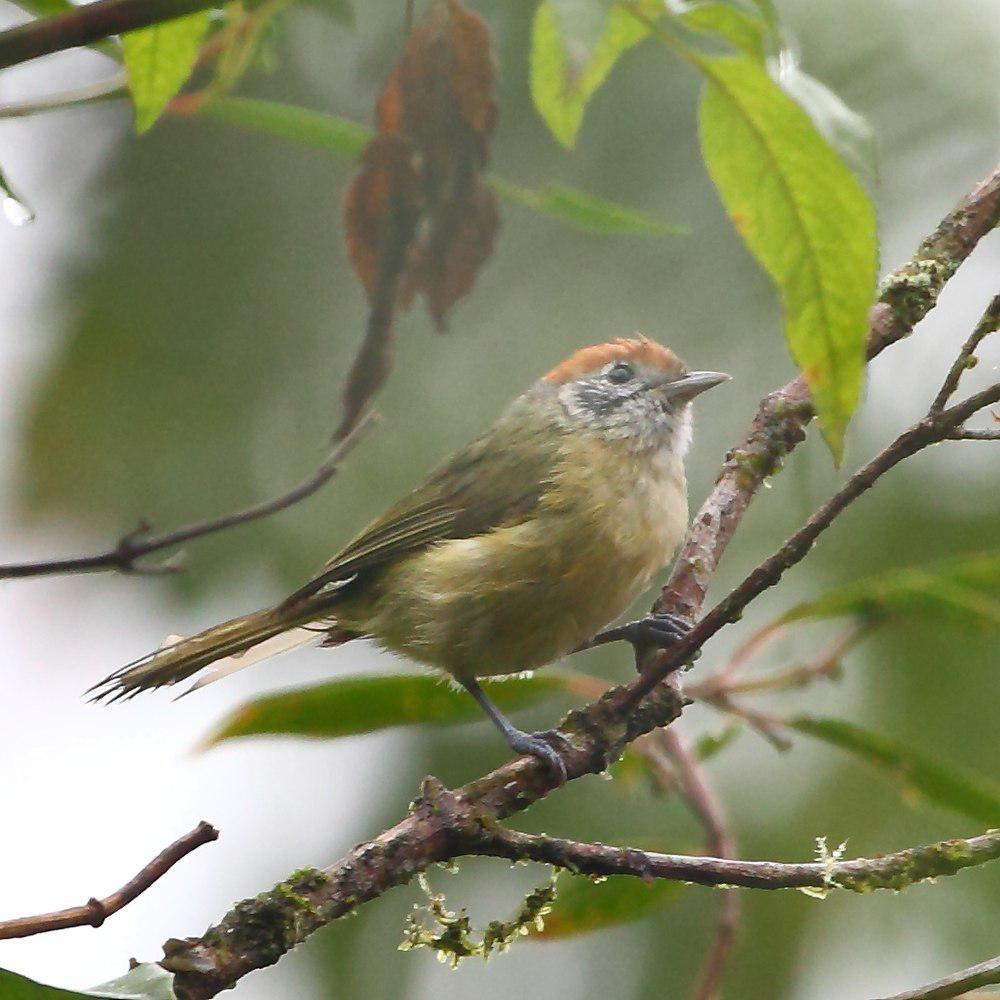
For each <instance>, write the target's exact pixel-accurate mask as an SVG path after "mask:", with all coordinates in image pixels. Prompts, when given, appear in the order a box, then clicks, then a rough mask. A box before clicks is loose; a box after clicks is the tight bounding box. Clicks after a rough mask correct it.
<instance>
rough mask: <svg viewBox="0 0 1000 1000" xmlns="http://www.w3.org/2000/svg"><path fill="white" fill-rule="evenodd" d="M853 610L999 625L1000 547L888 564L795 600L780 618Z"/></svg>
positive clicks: (873, 614) (855, 612)
mask: <svg viewBox="0 0 1000 1000" xmlns="http://www.w3.org/2000/svg"><path fill="white" fill-rule="evenodd" d="M844 615H857V616H859V617H861V618H865V619H869V620H871V619H879V618H883V617H887V616H892V617H902V616H906V617H909V618H916V619H923V620H928V621H933V622H935V624H937V623H940V622H947V621H951V622H953V623H957V624H959V625H972V626H978V627H980V628H998V627H1000V550H994V551H991V552H977V553H975V554H973V555H967V556H957V557H954V558H952V559H942V560H940V561H939V562H933V563H928V564H926V565H924V566H916V567H913V568H908V569H895V570H890V571H889V572H888V573H880V574H878V575H877V576H872V577H868V578H867V579H864V580H857V581H855V582H853V583H848V584H845V585H844V586H843V587H837V588H835V589H833V590H829V591H827V592H826V593H825V594H822V595H821V596H820V597H817V598H816V599H815V600H812V601H804V602H803V603H801V604H797V605H795V607H794V608H792V609H791V610H790V611H787V612H786V613H785V614H784V615H782V617H781V621H782V622H793V621H804V620H807V619H814V618H839V617H842V616H844Z"/></svg>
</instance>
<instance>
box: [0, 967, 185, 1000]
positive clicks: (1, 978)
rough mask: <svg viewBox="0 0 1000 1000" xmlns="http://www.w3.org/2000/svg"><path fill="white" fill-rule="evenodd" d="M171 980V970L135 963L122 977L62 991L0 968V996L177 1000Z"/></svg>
mask: <svg viewBox="0 0 1000 1000" xmlns="http://www.w3.org/2000/svg"><path fill="white" fill-rule="evenodd" d="M173 981H174V976H173V973H172V972H167V971H166V969H163V968H161V967H160V966H159V965H155V964H153V963H151V962H147V963H143V964H142V965H137V966H136V967H135V968H134V969H130V970H129V971H128V972H127V973H126V974H125V975H124V976H121V977H119V978H118V979H113V980H112V981H111V982H109V983H102V984H101V985H100V986H94V987H93V988H92V989H89V990H64V989H60V988H59V987H58V986H46V985H44V984H43V983H39V982H36V981H35V980H34V979H28V977H27V976H21V975H18V974H17V973H16V972H8V971H7V970H6V969H0V997H2V998H3V1000H77V998H83V997H98V998H101V997H103V998H109V1000H176V997H175V994H174V989H173Z"/></svg>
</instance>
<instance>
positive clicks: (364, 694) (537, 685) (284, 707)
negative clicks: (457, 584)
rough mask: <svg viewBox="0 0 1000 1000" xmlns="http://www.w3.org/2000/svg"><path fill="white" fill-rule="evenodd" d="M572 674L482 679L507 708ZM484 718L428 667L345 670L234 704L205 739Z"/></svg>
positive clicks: (564, 683) (568, 680)
mask: <svg viewBox="0 0 1000 1000" xmlns="http://www.w3.org/2000/svg"><path fill="white" fill-rule="evenodd" d="M572 684H573V681H572V675H571V674H565V673H561V672H559V671H554V670H549V671H546V672H545V673H544V674H536V675H535V676H533V677H512V678H508V679H506V680H495V681H484V682H483V686H484V687H485V688H486V690H487V692H488V693H489V696H490V698H492V699H493V700H494V701H495V702H496V703H497V705H499V706H500V708H501V709H502V710H504V711H510V710H513V709H517V708H521V707H523V706H526V705H532V704H534V703H535V702H538V701H541V700H543V699H544V698H548V697H551V696H552V695H554V694H559V693H560V692H566V691H571V690H572ZM481 718H484V716H483V713H482V710H481V709H480V708H479V706H478V705H477V704H476V703H475V702H474V701H473V699H472V698H471V697H470V696H469V695H468V694H466V693H465V692H464V691H457V690H455V688H453V687H451V686H450V685H449V684H448V683H447V682H445V681H443V680H441V679H439V678H437V677H432V676H429V675H427V674H390V675H382V676H374V675H373V676H364V677H345V678H342V679H340V680H335V681H330V682H328V683H326V684H319V685H316V686H315V687H309V688H301V689H298V690H295V691H282V692H280V693H278V694H272V695H264V696H263V697H261V698H255V699H254V700H253V701H250V702H247V704H245V705H243V706H242V707H240V708H238V709H236V710H235V711H234V712H232V713H231V714H230V715H229V716H227V717H226V718H225V719H223V720H222V722H221V723H220V724H219V726H218V727H217V728H216V729H215V730H214V731H213V732H212V733H210V734H209V735H208V736H207V737H206V739H205V740H204V741H203V743H202V745H203V746H212V745H214V744H216V743H220V742H221V741H222V740H228V739H233V738H234V737H237V736H256V735H262V734H272V735H273V734H292V735H296V736H314V737H325V738H335V737H340V736H354V735H356V734H357V733H371V732H375V731H376V730H379V729H389V728H391V727H393V726H417V725H428V724H430V725H450V724H453V723H457V722H469V721H470V720H476V719H481Z"/></svg>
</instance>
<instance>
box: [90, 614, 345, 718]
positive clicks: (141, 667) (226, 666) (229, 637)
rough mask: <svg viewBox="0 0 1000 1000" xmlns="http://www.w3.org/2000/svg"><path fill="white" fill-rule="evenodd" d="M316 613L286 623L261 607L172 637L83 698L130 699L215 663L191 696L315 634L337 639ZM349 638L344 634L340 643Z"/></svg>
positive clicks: (330, 625) (327, 622)
mask: <svg viewBox="0 0 1000 1000" xmlns="http://www.w3.org/2000/svg"><path fill="white" fill-rule="evenodd" d="M316 611H317V609H316V608H310V607H307V608H303V609H302V612H301V614H297V615H296V616H295V617H294V618H289V615H288V612H287V611H282V610H279V609H277V608H265V609H264V610H262V611H255V612H254V613H253V614H249V615H243V616H242V617H240V618H233V619H232V620H231V621H228V622H223V623H222V624H221V625H216V626H215V627H214V628H210V629H206V630H205V631H204V632H199V633H198V634H197V635H193V636H191V637H190V638H187V639H184V638H180V637H179V636H172V637H171V638H170V639H168V641H167V642H166V643H165V644H164V645H163V646H161V647H160V649H158V650H156V652H155V653H150V654H148V655H147V656H144V657H142V658H141V659H138V660H135V661H133V662H132V663H128V664H126V665H125V666H124V667H122V668H121V669H120V670H116V671H115V672H114V673H113V674H111V675H110V676H108V677H105V678H104V680H102V681H100V682H99V683H97V684H95V685H94V686H93V687H92V688H91V689H90V690H89V691H88V692H87V694H89V695H92V698H91V700H92V701H108V702H112V701H118V700H120V699H122V698H131V697H134V696H135V695H137V694H138V693H139V692H140V691H148V690H152V689H154V688H159V687H166V686H168V685H171V684H178V683H179V682H181V681H184V680H187V678H188V677H191V676H192V675H193V674H195V673H197V672H198V671H199V670H201V669H202V668H203V667H207V666H209V664H213V663H214V664H215V665H216V666H215V669H214V670H213V671H211V673H209V674H207V675H206V676H205V677H203V678H201V680H199V681H198V682H197V683H196V684H195V685H194V686H193V687H192V688H190V689H189V690H191V691H193V690H195V689H196V688H199V687H204V685H206V684H210V683H211V682H212V681H215V680H218V679H219V678H220V677H224V676H226V675H227V674H231V673H234V672H235V671H237V670H242V669H243V668H244V667H249V666H250V665H251V664H253V663H257V662H259V661H260V660H263V659H265V658H267V657H269V656H274V655H275V654H277V653H281V652H284V651H285V650H286V649H294V648H295V647H296V646H301V645H304V644H305V643H307V642H311V641H313V640H315V639H316V638H317V637H318V634H324V635H325V636H326V637H327V638H334V639H337V638H338V633H337V631H336V626H335V625H334V624H333V623H332V622H331V621H330V620H329V619H326V620H325V621H324V620H323V619H322V616H320V615H317V614H316ZM307 626H312V627H307ZM348 638H350V636H349V635H348V634H346V633H344V634H343V637H342V638H340V641H346V639H348ZM336 644H337V642H332V643H331V645H336ZM184 693H185V694H186V693H188V692H184Z"/></svg>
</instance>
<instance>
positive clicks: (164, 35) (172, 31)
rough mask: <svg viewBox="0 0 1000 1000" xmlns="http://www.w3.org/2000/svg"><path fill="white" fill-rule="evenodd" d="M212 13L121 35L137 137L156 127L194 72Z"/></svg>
mask: <svg viewBox="0 0 1000 1000" xmlns="http://www.w3.org/2000/svg"><path fill="white" fill-rule="evenodd" d="M210 19H211V12H210V11H207V10H201V11H198V12H197V13H194V14H188V15H187V16H186V17H178V18H176V19H175V20H173V21H165V22H164V23H163V24H155V25H153V26H152V27H151V28H142V29H140V30H139V31H129V32H127V33H126V34H124V35H122V46H123V51H124V56H125V68H126V69H127V70H128V86H129V90H130V91H131V93H132V103H133V104H134V105H135V130H136V132H138V133H139V134H140V135H141V134H142V133H143V132H146V131H148V130H149V129H150V128H152V127H153V125H154V124H155V123H156V120H157V119H158V118H159V117H160V115H161V114H162V112H163V109H164V108H165V107H166V106H167V104H168V103H169V101H170V99H171V98H172V97H173V96H174V95H175V94H176V93H177V92H178V91H179V90H180V89H181V87H183V86H184V84H185V82H186V81H187V78H188V77H189V76H190V75H191V70H193V69H194V65H195V62H196V60H197V58H198V52H199V50H200V49H201V43H202V39H203V38H204V37H205V32H206V31H207V30H208V25H209V21H210Z"/></svg>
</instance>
